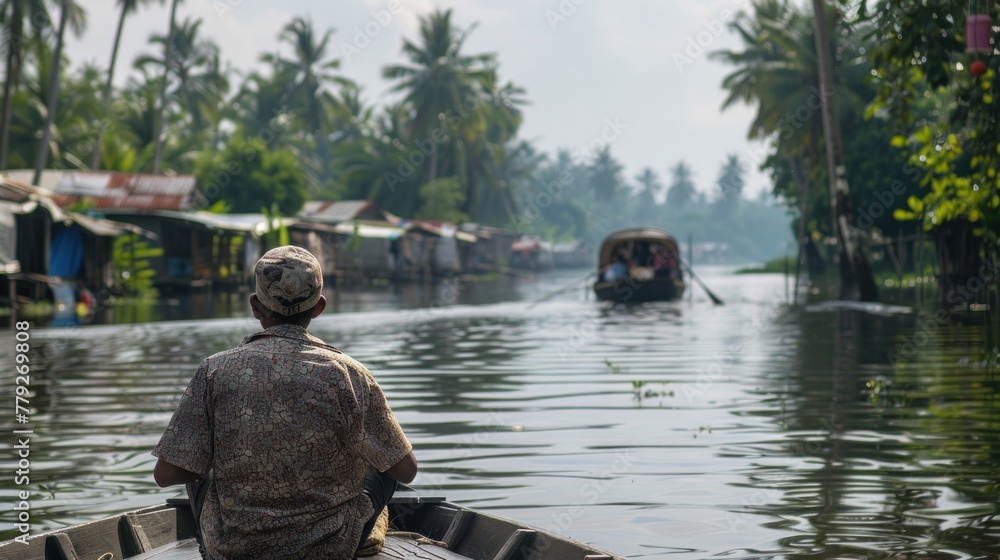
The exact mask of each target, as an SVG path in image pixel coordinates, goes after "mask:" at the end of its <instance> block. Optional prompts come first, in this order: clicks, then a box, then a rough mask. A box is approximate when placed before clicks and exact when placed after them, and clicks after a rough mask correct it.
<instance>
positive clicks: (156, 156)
mask: <svg viewBox="0 0 1000 560" xmlns="http://www.w3.org/2000/svg"><path fill="white" fill-rule="evenodd" d="M180 2H181V0H171V2H170V23H169V26H168V28H167V37H166V40H165V41H164V43H163V81H162V82H161V83H160V109H159V116H158V118H157V120H156V125H155V130H156V134H155V141H156V147H155V149H154V151H153V173H159V172H160V162H161V160H162V159H163V128H164V126H163V125H164V120H165V119H166V116H167V87H168V86H169V85H170V63H171V60H172V59H173V56H172V55H173V45H174V26H175V22H176V21H177V4H179V3H180Z"/></svg>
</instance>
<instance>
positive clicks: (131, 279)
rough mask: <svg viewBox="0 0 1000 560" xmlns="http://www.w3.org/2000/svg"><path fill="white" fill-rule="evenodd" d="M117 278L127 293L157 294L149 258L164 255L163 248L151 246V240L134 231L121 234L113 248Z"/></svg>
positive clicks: (143, 295) (151, 295) (147, 295)
mask: <svg viewBox="0 0 1000 560" xmlns="http://www.w3.org/2000/svg"><path fill="white" fill-rule="evenodd" d="M112 256H113V260H114V269H115V278H116V279H117V282H118V283H119V285H120V286H121V287H122V290H123V291H124V292H125V294H127V295H132V296H140V297H154V296H156V289H155V288H154V287H153V278H154V277H155V276H156V271H155V270H153V267H152V265H151V264H150V261H149V259H153V258H156V257H161V256H163V249H162V248H160V247H151V246H150V243H149V241H146V240H145V239H143V238H141V237H139V236H138V235H136V234H134V233H127V234H124V235H119V236H118V237H117V238H115V242H114V246H113V249H112Z"/></svg>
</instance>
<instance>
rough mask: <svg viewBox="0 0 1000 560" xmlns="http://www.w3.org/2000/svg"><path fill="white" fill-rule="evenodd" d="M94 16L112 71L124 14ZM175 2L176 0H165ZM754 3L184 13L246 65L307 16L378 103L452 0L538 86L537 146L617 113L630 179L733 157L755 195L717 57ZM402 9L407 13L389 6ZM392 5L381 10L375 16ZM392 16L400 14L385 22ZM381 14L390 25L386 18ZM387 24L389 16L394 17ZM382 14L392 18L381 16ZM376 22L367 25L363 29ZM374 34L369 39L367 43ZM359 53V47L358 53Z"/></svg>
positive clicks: (147, 23)
mask: <svg viewBox="0 0 1000 560" xmlns="http://www.w3.org/2000/svg"><path fill="white" fill-rule="evenodd" d="M79 1H80V3H81V4H82V5H83V6H84V7H85V9H86V10H87V12H88V19H89V25H88V28H87V31H86V34H85V35H84V36H83V37H82V38H81V39H75V40H73V42H72V44H71V45H70V47H69V49H68V54H69V56H70V57H71V59H72V61H73V62H74V63H75V64H79V63H82V62H84V61H94V62H97V63H99V64H100V65H101V66H104V67H106V66H107V64H108V59H109V57H110V52H111V43H112V40H113V38H114V27H115V23H116V22H117V17H118V10H117V5H116V2H115V0H79ZM166 3H167V4H168V5H169V1H168V2H166ZM746 4H747V0H493V1H488V0H464V1H462V2H459V1H457V0H403V1H402V2H396V1H393V2H390V0H363V1H357V0H355V1H353V2H349V1H346V0H299V1H296V2H289V1H280V0H269V1H266V2H265V1H263V0H188V1H187V2H183V3H182V4H180V7H179V8H178V19H183V18H185V17H194V18H201V19H203V20H204V23H203V24H202V27H201V32H202V33H203V36H204V37H206V38H211V39H212V40H214V41H215V42H216V43H218V44H219V46H220V47H221V49H222V54H223V57H224V59H225V60H227V61H228V62H229V63H230V64H231V65H232V66H233V67H234V68H236V69H239V70H248V69H252V68H254V67H255V66H256V65H259V64H260V63H259V58H260V55H261V53H263V52H272V51H276V50H279V49H281V48H282V47H281V46H280V45H279V43H278V40H277V35H278V33H279V32H280V30H281V28H282V27H283V26H284V25H285V24H286V23H287V22H288V21H289V20H290V19H291V18H292V17H293V16H296V15H303V16H307V17H309V18H311V19H312V22H313V24H314V27H315V28H316V29H317V30H324V29H327V28H333V29H335V33H334V35H333V38H332V40H331V43H332V46H333V47H334V48H333V51H332V54H333V55H335V56H336V57H338V58H340V59H341V64H342V66H341V69H342V71H343V73H344V75H345V76H347V77H349V78H351V79H353V80H355V81H357V82H358V83H359V84H361V86H362V87H363V88H364V94H365V97H366V98H367V100H368V102H369V103H376V104H379V105H381V104H383V103H385V102H386V101H388V100H390V99H392V95H393V94H390V93H389V87H390V85H389V83H388V82H386V81H385V80H383V79H382V77H381V70H382V67H383V66H385V65H386V64H388V63H395V62H401V61H402V58H401V55H400V47H401V45H402V40H403V38H404V37H408V38H414V37H416V29H417V25H418V23H417V18H418V17H419V16H421V15H423V14H426V13H428V12H430V11H431V10H433V9H434V8H449V7H451V8H453V9H454V16H453V21H454V22H455V23H457V24H458V25H459V26H460V27H463V28H465V27H468V26H469V25H471V24H473V23H478V27H477V28H476V29H475V30H474V31H473V32H472V34H471V35H470V36H469V39H468V40H467V41H466V45H465V52H466V53H467V54H472V53H481V52H492V53H495V54H496V55H497V58H498V60H499V62H500V74H501V78H502V79H503V80H504V81H507V80H511V81H513V82H514V83H516V84H518V85H520V86H522V87H524V88H525V89H526V90H527V94H526V97H527V99H528V100H529V101H530V103H531V104H530V105H528V106H526V107H524V108H523V111H524V117H525V118H524V125H523V126H522V129H521V134H522V136H523V137H524V138H526V139H528V140H531V141H533V142H534V143H535V144H536V145H537V146H538V147H539V148H541V149H542V150H544V151H547V152H549V153H554V152H555V150H556V149H557V148H568V149H571V150H575V149H579V148H586V147H587V146H589V145H590V144H591V143H592V142H593V141H594V139H595V138H599V137H600V136H601V134H602V132H604V130H605V128H606V127H607V126H608V125H607V123H608V122H617V123H619V128H621V129H622V130H621V134H620V135H619V136H618V138H617V139H616V140H615V141H614V142H612V144H611V149H612V152H613V154H614V155H615V156H616V157H617V158H618V159H619V160H620V161H622V162H623V163H624V165H625V172H626V175H627V176H628V177H629V178H632V177H634V176H635V175H636V174H637V173H638V172H639V171H640V170H641V169H642V168H643V167H646V166H648V167H651V168H652V169H654V170H655V171H656V172H657V173H658V174H659V175H660V177H661V179H662V180H663V182H664V183H665V184H666V183H667V182H668V180H669V179H668V173H667V169H668V168H669V167H670V166H672V165H674V164H675V163H676V162H677V161H678V160H681V159H683V160H685V161H687V162H688V163H689V164H690V165H691V166H692V167H693V168H694V172H695V181H696V183H697V185H698V188H699V190H702V191H711V189H713V188H714V184H715V180H716V177H717V176H718V172H719V167H720V165H721V163H722V161H723V160H724V158H725V157H726V155H727V154H729V153H735V154H738V155H739V156H740V158H741V159H742V160H744V162H747V164H748V165H747V167H748V170H749V171H750V172H749V173H748V185H747V189H746V191H747V196H755V195H756V194H757V193H759V192H760V191H762V190H765V189H769V187H768V182H767V178H766V177H765V176H764V175H762V174H760V173H759V172H758V171H757V170H756V167H757V165H756V164H755V163H754V164H751V163H749V162H750V160H751V159H752V158H757V159H759V158H760V154H761V150H762V149H763V145H762V144H761V143H759V142H755V143H751V142H748V141H747V140H746V132H747V126H748V123H749V122H750V118H751V115H752V109H751V108H749V107H743V106H740V107H734V108H730V109H729V110H727V111H726V112H725V113H722V112H720V110H719V107H720V106H721V103H722V100H723V99H724V92H723V91H722V89H721V88H720V83H721V81H722V78H723V76H724V75H725V74H726V73H728V72H729V71H730V70H731V69H730V68H729V67H726V66H723V65H722V64H720V63H719V62H715V61H711V60H709V59H708V57H707V56H706V53H707V52H709V51H712V50H715V49H724V48H733V47H737V46H738V42H737V41H736V39H735V38H734V37H733V36H731V35H730V34H729V33H728V31H726V30H723V29H722V26H721V23H723V22H728V21H730V20H731V19H732V16H733V15H734V14H735V12H736V11H737V10H738V9H740V8H742V7H744V6H745V5H746ZM393 7H397V8H398V9H396V10H395V13H391V12H392V10H391V8H393ZM379 12H382V14H381V17H377V14H378V13H379ZM387 16H389V17H387ZM168 17H169V13H168V10H167V7H166V6H160V5H159V4H156V3H152V4H151V5H149V6H147V7H145V8H143V9H142V10H141V11H140V12H139V13H138V14H136V15H133V16H131V17H130V18H129V19H128V20H127V22H126V27H125V34H124V37H123V49H122V52H121V54H120V58H119V64H118V71H117V72H116V81H117V82H119V83H122V82H124V80H125V78H126V77H127V75H128V73H129V72H131V63H132V61H133V60H134V58H135V57H136V55H138V54H140V53H144V52H152V47H151V46H149V45H148V43H147V41H148V38H149V36H150V35H151V34H152V33H161V34H163V33H166V31H167V20H168ZM379 20H381V22H380V21H379ZM387 20H388V21H387ZM382 22H384V23H382ZM366 29H367V31H368V32H367V33H365V30H366ZM366 40H367V44H366ZM354 49H357V51H360V52H357V51H355V50H354Z"/></svg>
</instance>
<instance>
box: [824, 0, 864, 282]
mask: <svg viewBox="0 0 1000 560" xmlns="http://www.w3.org/2000/svg"><path fill="white" fill-rule="evenodd" d="M812 4H813V11H814V12H815V19H814V22H813V24H814V28H815V33H814V34H813V35H814V37H815V39H816V59H817V63H818V64H819V88H820V92H822V94H821V95H820V102H821V103H820V105H821V110H822V114H823V131H824V134H825V137H826V165H827V175H828V178H829V181H830V202H831V206H832V210H833V224H832V226H833V231H835V232H836V235H837V245H838V246H837V248H838V251H839V255H840V298H841V299H854V298H859V299H860V300H861V301H878V287H877V286H876V285H875V278H874V276H873V275H872V271H871V268H870V267H869V266H868V260H867V259H866V258H865V255H864V252H863V251H862V249H861V245H860V243H859V242H858V241H859V240H858V239H855V238H854V234H853V232H852V231H851V230H852V228H853V227H854V226H853V221H854V216H853V214H852V212H851V199H850V194H851V192H850V187H849V186H848V183H847V168H846V167H845V166H844V152H843V147H842V146H841V137H840V121H839V120H838V117H837V101H836V92H835V90H834V77H833V56H832V55H831V53H830V48H831V46H832V45H831V43H830V30H829V28H828V27H827V23H826V10H825V6H824V2H823V0H812Z"/></svg>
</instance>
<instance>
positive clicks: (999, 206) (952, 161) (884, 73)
mask: <svg viewBox="0 0 1000 560" xmlns="http://www.w3.org/2000/svg"><path fill="white" fill-rule="evenodd" d="M986 4H987V5H988V4H989V3H986ZM974 6H975V3H972V4H970V3H969V2H964V1H960V0H940V1H937V2H933V3H923V2H918V1H916V0H883V1H882V2H881V3H880V6H879V7H880V8H881V9H880V10H878V11H877V12H876V13H874V14H873V16H872V17H873V18H874V19H875V21H876V22H877V26H876V29H877V33H876V40H877V41H878V44H877V48H875V49H873V50H872V53H871V60H872V63H873V65H874V68H873V70H872V74H873V76H874V81H875V85H876V86H877V88H878V89H877V95H876V96H875V97H874V99H873V101H872V103H871V106H870V108H869V114H871V115H884V116H885V117H886V118H887V120H888V122H889V124H891V125H892V127H893V129H894V130H895V133H896V135H895V136H893V137H892V138H891V139H890V141H889V143H890V144H891V145H892V146H894V147H896V148H899V149H900V150H901V151H902V153H903V154H904V157H906V158H907V159H908V161H909V163H910V164H911V165H912V166H913V167H915V168H917V169H919V170H920V171H921V174H922V181H921V186H922V187H923V189H922V191H921V192H919V193H915V195H914V196H910V197H908V204H907V207H906V208H904V209H900V210H898V211H896V212H895V213H894V215H895V217H896V218H898V219H900V220H920V221H921V222H922V224H923V226H924V227H925V228H926V229H935V228H938V227H942V226H944V225H945V224H947V223H948V222H955V221H960V222H968V223H971V224H972V225H973V226H974V228H975V229H974V231H975V232H976V233H977V234H980V235H986V236H988V237H992V238H994V239H995V238H997V236H998V235H1000V183H998V179H997V174H996V169H997V168H998V167H1000V141H998V139H1000V103H998V102H997V99H998V98H1000V81H998V80H997V79H996V77H997V75H998V74H1000V57H996V56H982V55H974V54H972V55H970V54H967V53H966V52H965V39H966V38H965V26H964V22H965V16H966V15H967V13H968V10H969V9H970V8H972V7H974ZM993 30H994V31H993V43H994V44H997V43H998V41H1000V33H998V32H997V27H996V26H994V28H993ZM974 60H981V61H982V62H984V63H985V64H986V65H987V71H986V73H984V74H983V75H981V76H978V77H976V76H972V75H971V73H970V72H969V66H970V65H971V63H972V62H973V61H974Z"/></svg>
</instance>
